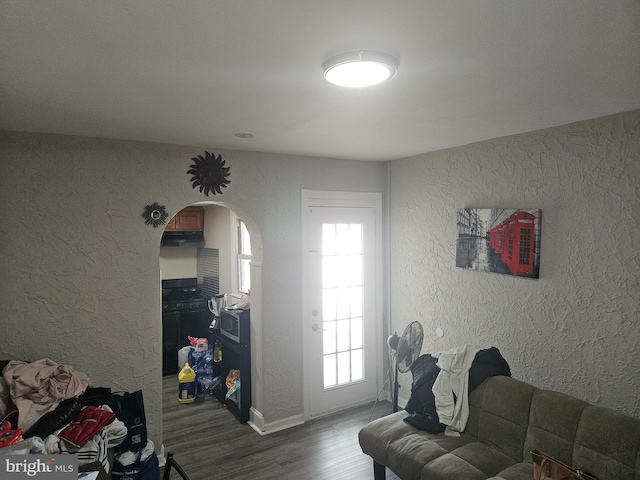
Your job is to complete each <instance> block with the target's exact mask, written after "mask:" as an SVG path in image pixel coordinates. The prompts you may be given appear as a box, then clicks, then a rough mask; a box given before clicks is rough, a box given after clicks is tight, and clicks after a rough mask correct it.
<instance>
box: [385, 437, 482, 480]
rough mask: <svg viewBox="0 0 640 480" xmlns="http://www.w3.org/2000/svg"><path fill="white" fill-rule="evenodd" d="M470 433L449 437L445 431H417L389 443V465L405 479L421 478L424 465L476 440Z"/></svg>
mask: <svg viewBox="0 0 640 480" xmlns="http://www.w3.org/2000/svg"><path fill="white" fill-rule="evenodd" d="M474 441H475V439H474V438H473V437H471V436H470V435H465V434H462V435H461V436H459V437H448V436H445V435H444V434H443V433H439V434H431V433H427V432H424V431H416V433H414V434H412V435H407V436H406V437H402V438H400V439H398V440H396V441H394V442H392V443H391V444H389V451H388V456H389V463H388V465H389V467H390V468H391V470H393V471H394V472H395V473H396V474H397V475H398V476H399V477H400V478H402V479H404V480H412V479H416V480H417V479H419V478H420V475H421V472H422V467H423V466H424V465H425V464H427V463H429V462H430V461H432V460H434V459H435V458H438V457H439V456H441V455H444V454H446V453H448V452H450V451H452V450H454V449H456V448H458V447H461V446H462V445H465V444H466V443H469V442H474Z"/></svg>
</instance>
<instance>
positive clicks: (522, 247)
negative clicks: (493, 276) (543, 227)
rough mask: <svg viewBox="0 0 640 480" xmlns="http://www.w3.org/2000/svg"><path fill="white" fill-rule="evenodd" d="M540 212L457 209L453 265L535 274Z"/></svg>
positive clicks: (534, 276) (536, 273)
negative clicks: (456, 235)
mask: <svg viewBox="0 0 640 480" xmlns="http://www.w3.org/2000/svg"><path fill="white" fill-rule="evenodd" d="M540 215H541V211H540V210H539V209H533V210H521V209H508V208H491V209H480V208H461V209H459V210H458V220H457V223H458V238H457V241H456V266H457V267H460V268H466V269H471V270H480V271H484V272H492V273H501V274H505V275H515V276H518V277H526V278H539V276H540Z"/></svg>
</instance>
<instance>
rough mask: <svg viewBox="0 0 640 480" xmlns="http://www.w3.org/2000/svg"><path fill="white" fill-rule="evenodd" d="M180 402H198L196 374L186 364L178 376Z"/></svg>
mask: <svg viewBox="0 0 640 480" xmlns="http://www.w3.org/2000/svg"><path fill="white" fill-rule="evenodd" d="M178 382H179V384H180V386H179V389H178V401H179V402H180V403H193V402H195V401H196V372H194V371H193V369H192V368H191V367H190V366H189V363H188V362H187V363H185V364H184V368H183V369H182V370H180V373H179V374H178Z"/></svg>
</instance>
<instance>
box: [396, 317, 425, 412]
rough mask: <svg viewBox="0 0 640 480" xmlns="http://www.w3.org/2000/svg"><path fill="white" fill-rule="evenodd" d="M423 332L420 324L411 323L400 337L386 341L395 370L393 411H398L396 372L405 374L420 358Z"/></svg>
mask: <svg viewBox="0 0 640 480" xmlns="http://www.w3.org/2000/svg"><path fill="white" fill-rule="evenodd" d="M423 340H424V330H423V328H422V325H421V324H420V322H411V323H410V324H409V325H407V327H406V328H405V329H404V332H403V333H402V336H398V335H397V334H393V335H391V336H390V337H389V338H388V339H387V343H388V344H389V347H390V348H391V350H392V351H393V356H394V358H395V363H396V368H395V376H394V379H393V411H394V413H395V412H397V411H398V372H402V373H407V372H408V371H409V369H410V368H411V365H412V364H413V362H414V361H415V360H416V358H418V357H419V356H420V352H421V351H422V341H423Z"/></svg>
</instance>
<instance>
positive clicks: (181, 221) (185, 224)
mask: <svg viewBox="0 0 640 480" xmlns="http://www.w3.org/2000/svg"><path fill="white" fill-rule="evenodd" d="M203 230H204V208H203V207H186V208H184V209H182V210H180V211H179V212H178V213H177V214H176V216H175V217H173V218H172V219H171V220H169V222H168V223H167V226H166V227H165V231H170V232H196V231H197V232H201V231H203Z"/></svg>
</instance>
